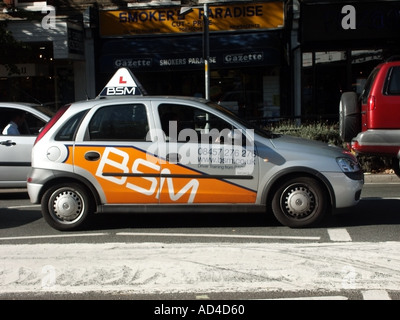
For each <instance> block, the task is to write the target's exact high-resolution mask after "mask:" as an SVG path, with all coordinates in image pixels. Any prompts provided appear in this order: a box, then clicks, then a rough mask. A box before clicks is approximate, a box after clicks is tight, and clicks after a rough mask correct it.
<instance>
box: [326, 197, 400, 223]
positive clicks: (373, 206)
mask: <svg viewBox="0 0 400 320" xmlns="http://www.w3.org/2000/svg"><path fill="white" fill-rule="evenodd" d="M391 224H400V199H387V198H384V199H383V198H373V197H371V198H363V199H361V201H360V202H359V203H358V205H357V206H355V207H354V208H348V209H343V210H338V211H337V214H336V215H334V216H333V217H332V218H331V219H330V221H329V227H351V226H367V225H391Z"/></svg>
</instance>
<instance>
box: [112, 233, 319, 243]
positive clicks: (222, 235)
mask: <svg viewBox="0 0 400 320" xmlns="http://www.w3.org/2000/svg"><path fill="white" fill-rule="evenodd" d="M116 235H117V236H132V237H140V236H147V237H191V238H237V239H241V238H245V239H283V240H312V241H318V240H320V239H321V237H308V236H257V235H240V234H211V233H207V234H204V233H153V232H117V233H116Z"/></svg>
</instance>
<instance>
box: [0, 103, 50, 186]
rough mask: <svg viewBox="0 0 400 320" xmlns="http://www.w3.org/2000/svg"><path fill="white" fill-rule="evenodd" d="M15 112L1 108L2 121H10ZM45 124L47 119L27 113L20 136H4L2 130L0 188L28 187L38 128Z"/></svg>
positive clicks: (0, 142)
mask: <svg viewBox="0 0 400 320" xmlns="http://www.w3.org/2000/svg"><path fill="white" fill-rule="evenodd" d="M13 111H14V109H13V108H1V109H0V118H1V119H2V120H6V119H9V118H10V116H9V115H10V114H12V112H13ZM7 121H8V120H7ZM45 124H46V120H45V119H40V118H39V117H38V116H36V115H34V114H32V113H30V112H26V117H25V122H24V124H23V125H22V126H21V128H20V133H21V134H20V135H3V134H2V131H3V128H1V129H0V187H4V188H13V187H16V188H20V187H25V186H26V178H27V175H28V172H29V170H30V167H31V153H32V147H33V144H34V142H35V139H36V136H37V133H38V128H41V127H43V126H44V125H45ZM35 128H36V129H35Z"/></svg>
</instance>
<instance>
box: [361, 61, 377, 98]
mask: <svg viewBox="0 0 400 320" xmlns="http://www.w3.org/2000/svg"><path fill="white" fill-rule="evenodd" d="M379 70H380V68H375V69H374V70H372V72H371V74H370V75H369V77H368V79H367V81H366V82H365V86H364V90H363V92H362V93H361V99H362V104H366V103H367V100H368V96H369V92H370V91H371V88H372V84H373V83H374V81H375V78H376V75H377V74H378V72H379Z"/></svg>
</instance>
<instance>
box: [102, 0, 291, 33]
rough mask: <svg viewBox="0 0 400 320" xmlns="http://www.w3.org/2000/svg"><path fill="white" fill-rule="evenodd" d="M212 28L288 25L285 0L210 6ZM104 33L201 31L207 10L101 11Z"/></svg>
mask: <svg viewBox="0 0 400 320" xmlns="http://www.w3.org/2000/svg"><path fill="white" fill-rule="evenodd" d="M208 15H209V22H210V31H232V30H265V29H277V28H283V26H284V4H283V1H275V2H265V3H264V2H263V3H248V4H241V5H210V6H209V12H208ZM99 17H100V20H99V22H100V34H101V36H105V37H107V36H121V35H145V34H156V33H188V32H201V31H202V29H203V18H204V9H202V8H195V9H194V10H193V11H192V12H190V13H187V14H185V15H180V14H179V7H172V8H154V9H137V10H135V9H132V10H124V11H100V13H99Z"/></svg>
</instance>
